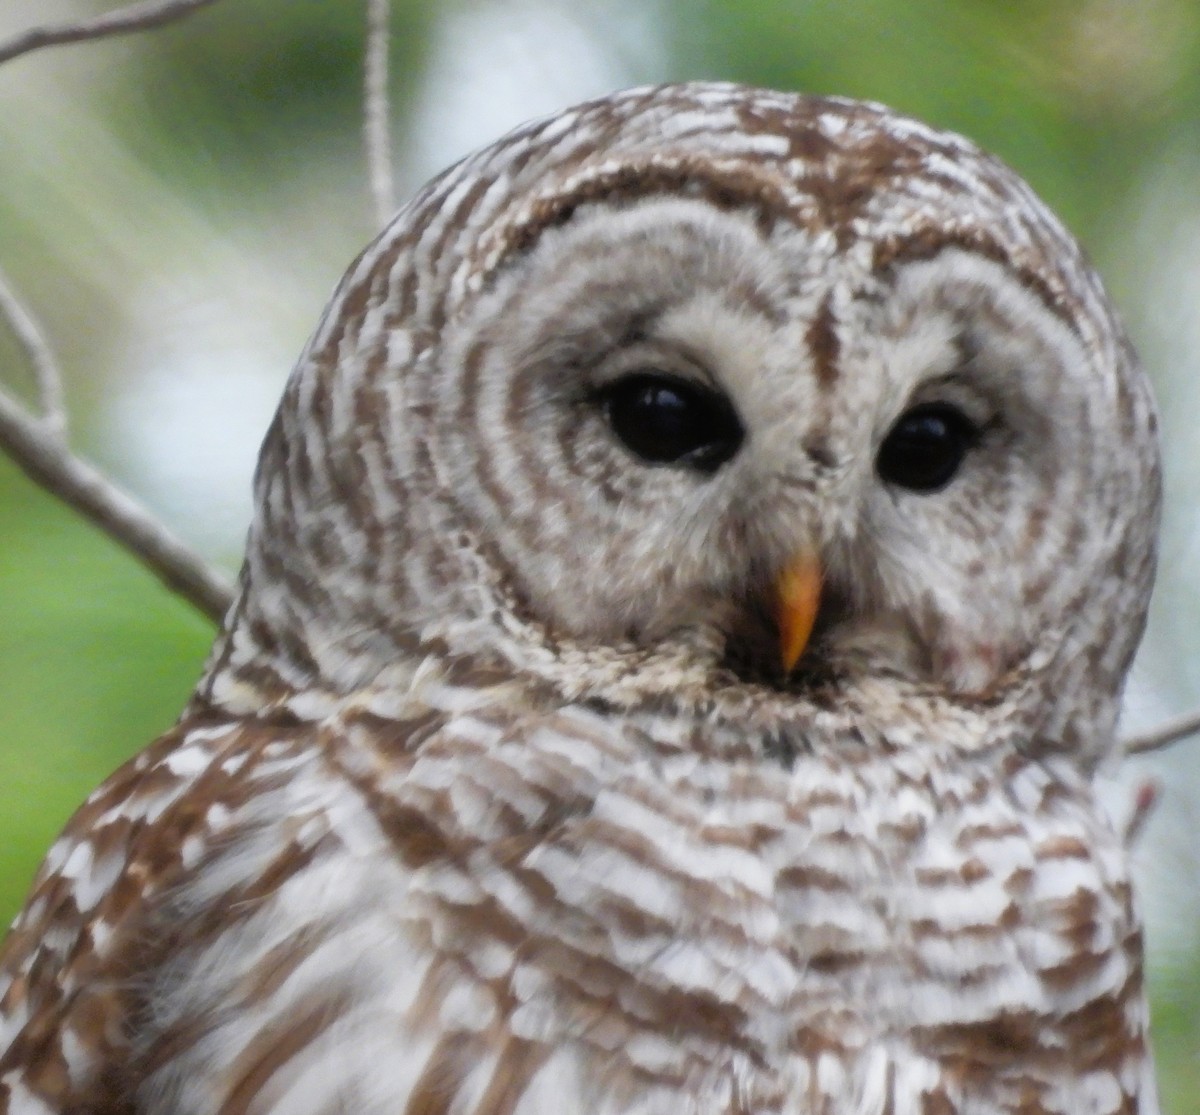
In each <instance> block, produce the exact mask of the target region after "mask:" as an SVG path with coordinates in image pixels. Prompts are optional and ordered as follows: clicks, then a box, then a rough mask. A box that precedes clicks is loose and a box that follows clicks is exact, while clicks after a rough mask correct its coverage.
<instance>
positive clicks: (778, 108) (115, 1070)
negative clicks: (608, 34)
mask: <svg viewBox="0 0 1200 1115" xmlns="http://www.w3.org/2000/svg"><path fill="white" fill-rule="evenodd" d="M631 384H632V388H631V387H630V385H631ZM647 385H648V386H647ZM630 390H632V391H633V392H634V393H633V394H632V395H630V394H629V392H630ZM614 391H617V392H621V391H623V392H625V394H623V395H622V394H614ZM647 391H651V392H656V393H657V394H646V392H647ZM638 392H641V394H638ZM664 392H665V394H663V393H664ZM626 398H634V399H635V400H636V402H637V406H638V407H640V408H642V409H641V410H639V411H637V414H638V415H639V416H640V417H639V418H638V421H645V422H646V423H648V424H649V425H648V428H649V429H650V430H651V433H653V434H654V435H655V436H659V435H661V436H662V437H663V438H665V439H667V440H666V441H664V442H663V443H662V445H659V444H658V443H653V442H652V443H651V444H650V446H649V448H648V449H647V448H646V447H645V445H644V444H643V442H644V438H643V433H644V431H642V432H639V433H637V436H636V437H631V436H630V435H629V434H628V433H627V432H626V422H627V419H626V418H625V417H624V416H623V414H622V413H620V412H619V411H618V409H617V408H619V407H620V406H623V405H624V404H623V403H622V402H621V400H622V399H626ZM664 399H665V400H666V401H667V402H668V403H669V404H670V407H669V408H668V410H669V411H670V413H669V414H668V415H667V416H666V417H663V416H662V415H660V414H659V413H658V411H657V410H654V406H657V405H658V402H661V401H662V400H664ZM614 400H617V401H615V402H614ZM656 401H658V402H656ZM652 404H653V406H652ZM706 407H707V408H708V409H707V410H706V409H705V408H706ZM671 408H673V409H671ZM681 413H682V414H683V417H684V419H687V420H688V421H691V422H693V423H694V422H695V421H697V418H696V416H697V414H698V415H699V417H700V419H703V421H702V422H700V424H699V426H696V427H695V428H693V427H692V426H689V425H688V424H687V422H686V421H683V419H680V417H679V416H680V414H681ZM914 416H915V417H914ZM668 419H669V421H668ZM681 422H683V425H682V426H681V425H680V423H681ZM705 423H707V425H705ZM906 423H907V425H906ZM931 423H932V424H931ZM939 423H940V425H939ZM722 424H724V425H722ZM1154 427H1155V420H1154V411H1153V404H1152V401H1151V399H1150V396H1149V392H1148V388H1147V386H1146V383H1145V381H1144V378H1143V376H1142V374H1141V372H1140V370H1139V368H1138V366H1137V363H1136V360H1135V358H1134V356H1133V354H1132V351H1131V349H1130V347H1129V345H1128V343H1127V341H1126V340H1125V338H1124V334H1123V333H1122V331H1121V329H1120V326H1119V325H1118V323H1117V322H1116V321H1115V319H1114V316H1113V314H1112V311H1111V309H1110V307H1109V304H1108V301H1107V299H1106V297H1105V295H1104V292H1103V290H1102V288H1101V286H1100V284H1099V281H1098V280H1097V278H1096V277H1095V275H1094V273H1093V272H1092V270H1091V269H1090V267H1089V266H1088V265H1087V263H1086V262H1085V261H1084V259H1083V258H1082V256H1081V253H1080V251H1079V249H1078V247H1077V246H1076V245H1075V243H1074V241H1073V240H1072V239H1071V238H1070V236H1069V235H1068V234H1067V233H1066V232H1065V231H1064V230H1063V229H1062V227H1061V226H1060V225H1059V223H1058V222H1057V221H1056V220H1055V219H1054V217H1053V216H1052V215H1050V214H1049V213H1048V212H1047V210H1046V209H1045V208H1044V207H1043V206H1042V205H1041V203H1040V202H1038V201H1037V200H1036V199H1035V198H1034V197H1033V195H1032V194H1031V193H1030V191H1029V190H1028V188H1027V187H1026V186H1025V185H1024V184H1023V183H1021V182H1020V180H1019V179H1017V178H1016V176H1015V175H1014V174H1013V173H1012V172H1011V171H1010V170H1008V169H1007V168H1006V167H1004V166H1003V165H1002V164H1000V163H999V162H998V161H996V160H995V159H993V158H991V157H989V156H987V155H985V154H982V153H981V152H979V151H978V150H977V149H976V148H975V147H973V146H972V145H971V144H969V143H968V142H967V141H965V140H962V139H961V138H959V137H956V136H953V135H949V134H947V133H944V132H939V131H936V130H933V129H931V128H928V127H926V126H925V125H922V124H919V123H917V122H915V121H911V120H908V119H905V118H903V117H901V116H898V115H897V114H895V113H893V112H891V111H890V110H888V109H885V108H883V107H881V106H875V105H866V104H861V103H857V102H851V101H843V100H836V99H825V98H815V97H802V96H795V95H791V94H782V93H771V92H767V91H760V90H750V89H745V88H741V87H736V86H728V85H717V84H691V85H681V86H666V87H657V88H653V89H639V90H632V91H629V92H625V93H620V94H615V95H613V96H612V97H608V98H604V99H602V100H599V101H595V102H592V103H590V104H587V105H583V106H580V107H578V108H575V109H571V110H568V111H566V112H563V113H560V114H558V115H557V116H554V117H550V118H548V119H546V120H543V121H540V122H537V123H534V124H531V125H528V126H526V127H524V128H522V129H519V130H518V131H516V132H514V133H512V134H511V135H510V136H508V137H506V138H505V139H502V140H500V141H499V142H497V143H496V144H494V145H493V146H491V147H489V148H487V149H485V150H483V151H481V152H480V153H478V154H476V155H474V156H471V157H469V158H468V159H466V160H464V161H463V162H462V163H460V164H459V165H458V166H456V167H454V168H452V169H451V170H449V171H447V172H446V173H445V174H444V175H442V176H441V177H440V178H438V179H437V180H435V181H434V182H433V183H432V184H431V185H430V186H428V187H427V188H426V189H425V190H424V191H423V192H422V193H421V194H420V195H418V197H417V198H416V199H414V201H413V202H411V203H410V204H409V205H408V206H407V207H406V208H405V209H403V210H402V211H401V212H400V214H399V215H398V216H397V217H396V219H395V221H394V222H393V223H392V225H391V226H390V227H389V228H388V229H386V230H385V231H384V233H383V234H382V235H381V236H380V238H379V239H378V240H377V241H376V242H375V243H374V244H373V245H371V246H370V247H369V248H368V249H367V250H366V251H365V252H364V253H363V255H362V256H361V257H360V258H359V259H358V260H357V261H356V262H355V264H354V265H353V266H352V267H351V269H350V271H349V272H348V274H347V276H346V278H345V279H344V280H343V282H342V284H341V286H340V287H339V289H338V291H337V293H336V294H335V296H334V298H333V300H332V302H331V303H330V307H329V309H328V310H327V312H326V315H325V318H324V320H323V321H322V323H321V325H320V326H319V327H318V329H317V332H316V334H315V336H314V338H313V340H312V341H311V343H310V345H309V347H308V349H307V351H306V353H305V354H304V356H303V357H302V358H301V361H300V363H299V365H298V367H297V370H296V372H295V373H294V375H293V377H292V379H291V381H290V383H289V385H288V388H287V391H286V393H285V396H284V399H283V402H282V404H281V406H280V409H279V412H278V414H277V416H276V419H275V422H274V424H273V426H272V428H271V431H270V433H269V434H268V437H267V440H266V443H265V445H264V449H263V454H262V458H261V461H260V467H259V471H258V475H257V478H256V517H255V521H254V525H253V527H252V530H251V534H250V539H249V543H248V550H247V558H246V563H245V565H244V568H243V572H242V577H241V583H240V591H239V595H238V598H237V601H236V603H235V605H234V607H233V609H232V610H231V612H230V615H229V616H228V618H227V620H226V623H225V626H224V630H223V632H222V634H221V636H220V637H219V638H218V640H217V644H216V646H215V648H214V651H213V654H212V657H211V659H210V662H209V664H208V668H207V670H206V673H205V677H204V679H203V680H202V682H201V684H200V685H199V687H198V689H197V691H196V694H195V696H194V698H193V700H192V701H191V703H190V704H189V706H188V708H187V709H186V710H185V712H184V715H183V717H182V719H181V721H180V723H179V725H178V726H177V727H176V728H175V729H174V730H173V731H172V732H171V733H169V734H168V735H167V736H165V737H163V739H161V740H160V741H158V743H156V744H155V745H153V746H152V747H151V748H150V749H148V750H147V751H146V752H144V753H143V754H142V755H140V756H139V757H138V758H136V759H135V760H133V761H132V762H131V763H130V764H129V765H128V766H127V767H126V768H124V769H123V770H122V771H121V772H118V774H117V775H115V776H114V777H113V778H112V779H111V780H110V781H109V782H108V783H106V784H105V785H104V786H103V787H101V788H100V789H99V790H98V791H97V792H96V793H95V794H94V795H93V796H92V798H91V799H89V802H88V803H87V804H86V805H85V806H84V807H83V809H82V810H81V811H80V812H79V814H78V815H77V816H76V817H75V819H74V820H73V821H72V823H71V825H70V826H69V828H68V830H67V832H66V834H65V835H64V836H63V837H62V838H61V840H60V841H59V842H58V843H57V844H56V845H55V847H54V848H53V849H52V850H51V852H50V854H49V856H48V858H47V861H46V864H45V866H44V867H43V870H42V872H41V875H40V876H39V879H38V881H37V883H36V884H35V888H34V891H33V893H32V895H31V898H30V900H29V903H28V905H27V906H26V908H25V910H24V911H23V913H22V914H21V916H20V917H19V918H18V921H17V923H16V926H15V927H14V931H13V933H12V934H11V936H10V937H9V940H8V943H7V944H6V946H5V950H4V952H3V958H2V959H3V969H2V970H3V975H2V976H0V995H2V996H3V998H2V999H0V1019H2V1021H0V1109H2V1110H6V1111H12V1112H21V1113H24V1112H31V1113H32V1112H44V1111H59V1112H66V1111H89V1112H118V1111H119V1112H133V1111H138V1112H142V1111H145V1112H177V1113H187V1112H194V1113H197V1115H199V1113H210V1112H222V1113H229V1115H232V1113H234V1112H268V1111H270V1112H291V1113H296V1115H302V1113H305V1112H331V1111H340V1110H346V1111H355V1112H358V1113H364V1115H366V1113H371V1112H385V1111H386V1112H396V1111H407V1112H410V1113H413V1115H416V1113H425V1112H431V1111H455V1112H473V1113H478V1115H498V1113H502V1112H503V1113H517V1115H536V1113H542V1112H555V1113H557V1112H564V1111H584V1110H586V1111H589V1112H596V1113H602V1112H614V1113H615V1112H646V1113H658V1112H664V1113H665V1112H672V1113H677V1112H680V1111H689V1112H695V1113H697V1115H708V1113H717V1112H764V1113H765V1112H793V1113H795V1115H817V1113H827V1115H848V1113H851V1112H853V1113H855V1115H884V1113H891V1115H901V1113H916V1112H948V1113H949V1112H956V1113H961V1115H984V1113H997V1112H1030V1113H1032V1112H1046V1113H1062V1115H1067V1113H1071V1115H1075V1113H1080V1112H1089V1113H1094V1115H1105V1113H1112V1115H1115V1113H1118V1112H1139V1113H1141V1115H1154V1113H1155V1112H1156V1111H1157V1101H1156V1099H1155V1091H1154V1083H1153V1077H1152V1068H1151V1058H1150V1054H1149V1050H1148V1046H1147V1019H1146V1007H1145V1002H1144V993H1143V987H1142V971H1141V963H1142V962H1141V943H1140V930H1139V924H1138V919H1137V916H1136V913H1135V911H1134V908H1133V904H1132V899H1131V894H1130V886H1129V878H1128V866H1127V863H1126V859H1125V853H1124V848H1123V847H1122V842H1121V839H1120V838H1119V837H1118V836H1117V835H1116V833H1115V832H1114V829H1113V826H1112V824H1111V823H1110V821H1109V820H1108V818H1107V817H1106V816H1105V814H1104V812H1103V810H1102V809H1101V808H1100V806H1099V804H1098V802H1097V800H1096V797H1095V793H1094V789H1093V785H1092V780H1093V776H1094V774H1095V771H1096V769H1097V767H1098V765H1099V764H1100V763H1101V762H1103V761H1104V760H1105V759H1106V758H1107V757H1108V756H1109V755H1110V753H1111V752H1112V749H1113V726H1114V722H1115V717H1116V710H1117V704H1118V700H1119V696H1120V689H1121V685H1122V683H1123V680H1124V676H1125V673H1126V671H1127V668H1128V664H1129V660H1130V657H1131V656H1132V653H1133V650H1134V648H1135V646H1136V643H1137V640H1138V638H1139V637H1140V634H1141V629H1142V625H1143V622H1144V616H1145V609H1146V603H1147V598H1148V595H1149V591H1150V584H1151V581H1152V577H1153V566H1154V552H1155V544H1154V538H1155V529H1156V523H1157V514H1158V501H1159V479H1158V458H1157V449H1156V441H1155V429H1154ZM959 429H961V431H963V432H962V433H961V436H959V437H958V438H957V440H955V436H952V435H954V431H955V430H959ZM681 430H682V433H681V432H680V431H681ZM697 430H699V431H700V432H699V433H697V432H696V431H697ZM714 430H715V431H716V432H715V433H714V432H713V431H714ZM664 431H665V432H664ZM897 431H901V434H902V435H903V436H900V435H898V434H897ZM701 434H703V436H704V437H706V438H708V441H706V442H705V441H702V439H701ZM718 434H720V437H722V438H724V440H720V438H719V437H718ZM898 436H899V439H900V440H899V441H897V440H896V439H897V437H898ZM671 438H676V439H677V440H678V438H683V439H684V440H683V442H681V443H680V444H684V445H685V446H691V449H690V450H689V451H688V452H687V453H684V452H679V453H675V452H674V449H670V450H669V451H668V448H669V446H674V445H675V442H673V441H670V439H671ZM688 438H691V439H692V440H690V441H689V440H687V439H688ZM906 438H907V440H905V439H906ZM882 445H890V446H892V447H893V452H892V454H891V455H890V456H884V455H881V446H882ZM897 445H899V448H900V450H902V451H903V453H902V455H901V458H900V459H901V460H908V462H909V464H908V466H906V467H908V468H911V467H914V466H913V461H914V460H915V467H916V471H915V472H906V471H904V470H901V471H900V472H899V473H896V472H895V470H894V469H893V468H892V466H891V464H890V463H889V462H890V461H891V460H892V459H893V457H894V455H895V452H896V451H898V450H896V449H895V447H896V446H897ZM913 445H916V446H917V451H916V456H915V458H914V457H913V453H914V450H913ZM946 445H949V446H950V449H951V450H953V452H952V453H950V455H949V456H948V457H947V456H945V453H946V450H945V446H946ZM664 446H667V447H668V448H664ZM714 446H715V449H714ZM930 446H932V447H933V448H932V449H931V448H930ZM939 447H941V448H939ZM700 450H704V455H701V454H700V452H699V451H700ZM716 450H719V453H718V452H716ZM903 454H908V457H904V455H903ZM922 454H924V456H922ZM938 454H942V455H943V456H941V457H939V456H938ZM945 464H948V465H949V466H952V467H950V469H949V473H948V475H946V476H945V477H944V478H943V477H942V473H943V472H945V471H946V470H945V468H939V469H936V470H932V471H931V468H932V466H933V465H938V466H940V465H945ZM922 469H924V471H921V470H922ZM930 481H937V482H936V483H931V482H930ZM798 555H799V556H800V557H801V558H802V559H803V560H802V561H800V568H801V569H802V570H808V573H807V574H805V575H806V576H807V577H808V578H809V581H808V582H807V583H810V584H815V580H814V578H815V577H816V576H817V574H816V573H814V572H812V570H814V569H816V568H818V567H819V568H820V569H821V570H823V573H822V574H821V578H822V584H821V587H820V592H819V598H820V606H819V609H818V610H816V612H815V616H814V615H809V616H807V617H805V623H804V624H801V628H802V633H801V635H800V636H799V637H798V638H799V643H803V642H805V641H806V640H807V644H808V645H807V649H806V650H805V652H804V655H803V658H802V659H801V661H800V665H799V667H798V669H796V670H794V671H793V670H791V669H790V668H789V667H790V665H791V663H790V661H789V660H790V658H791V657H792V656H791V655H789V654H788V653H787V652H786V651H785V652H784V655H783V658H784V662H783V664H781V663H780V660H779V659H780V655H779V651H778V649H777V644H778V643H779V641H780V638H781V634H783V633H784V632H785V631H786V630H788V625H789V624H790V623H791V622H792V620H791V618H790V617H791V612H790V611H789V609H792V610H795V609H796V608H802V607H806V605H799V604H793V603H790V602H789V601H790V597H789V598H787V600H784V598H783V597H782V596H781V594H780V588H779V586H780V584H781V583H782V582H781V578H783V577H784V575H785V574H788V575H790V573H789V571H791V570H793V569H794V568H796V567H797V566H796V563H797V560H798ZM814 599H815V595H814ZM781 601H783V602H781ZM814 607H815V605H814ZM814 619H815V628H814V629H813V631H812V635H811V638H809V637H808V630H807V626H806V624H808V623H811V621H813V620H814ZM784 642H785V644H786V642H787V638H786V637H785V639H784ZM799 643H798V645H799Z"/></svg>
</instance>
